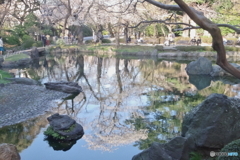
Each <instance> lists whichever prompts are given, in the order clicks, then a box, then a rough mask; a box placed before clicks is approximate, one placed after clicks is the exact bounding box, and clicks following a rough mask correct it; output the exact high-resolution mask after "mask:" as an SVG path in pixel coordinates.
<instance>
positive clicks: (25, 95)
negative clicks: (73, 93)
mask: <svg viewBox="0 0 240 160" xmlns="http://www.w3.org/2000/svg"><path fill="white" fill-rule="evenodd" d="M68 95H69V94H66V93H63V92H57V91H53V90H48V89H45V87H43V86H37V85H24V84H6V85H1V86H0V109H1V112H0V128H1V127H3V126H7V125H12V124H16V123H20V122H23V121H25V120H28V119H30V118H34V117H37V116H38V115H41V114H44V113H45V112H46V111H47V110H48V109H49V108H50V107H51V106H52V105H53V104H52V103H51V102H53V101H54V100H58V99H62V98H65V97H67V96H68Z"/></svg>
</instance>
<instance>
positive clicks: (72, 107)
mask: <svg viewBox="0 0 240 160" xmlns="http://www.w3.org/2000/svg"><path fill="white" fill-rule="evenodd" d="M187 63H188V61H180V60H178V61H176V60H174V59H171V60H163V59H154V58H146V57H145V58H144V57H128V58H126V57H125V58H123V57H118V58H114V57H112V58H108V57H103V56H102V57H97V56H93V55H85V54H82V53H74V54H49V55H47V56H46V57H43V58H42V59H41V60H40V61H39V62H37V63H36V64H35V65H34V66H31V67H30V68H24V69H11V70H9V72H11V73H14V75H15V77H28V78H32V79H37V80H39V81H40V82H41V83H42V84H44V83H45V82H59V81H72V82H78V84H79V85H80V86H82V88H83V91H84V93H80V94H79V95H77V96H76V97H74V98H73V99H67V100H57V101H54V102H53V103H52V104H51V106H52V108H51V109H50V110H49V111H47V112H46V114H44V115H41V116H39V117H36V118H34V119H31V120H28V121H25V122H22V123H19V124H15V125H12V126H6V127H3V128H1V129H0V143H11V144H14V145H16V146H17V148H18V150H19V151H20V156H21V159H22V160H43V159H44V160H66V159H69V160H79V159H81V160H96V159H101V160H113V159H114V160H127V159H132V157H133V156H134V155H136V154H138V153H140V152H141V151H142V150H143V149H146V148H148V147H149V146H150V144H151V143H152V142H154V141H157V142H167V141H168V140H170V139H171V138H173V137H176V136H180V135H181V123H182V121H183V117H184V115H185V114H186V113H187V112H188V111H189V110H191V109H192V108H193V107H194V106H196V105H198V104H199V103H201V102H202V101H203V100H204V99H205V98H206V96H208V95H210V94H211V93H220V94H225V95H227V96H229V97H239V96H240V94H239V89H240V88H239V84H238V83H239V82H238V81H234V80H231V78H227V77H224V78H220V79H209V78H206V77H189V76H188V75H187V74H186V71H185V68H186V65H187ZM196 79H197V80H199V81H197V80H196ZM190 82H191V83H190ZM53 113H60V114H67V115H69V116H71V117H72V118H73V119H75V120H76V121H77V122H78V123H80V124H81V125H82V126H83V128H84V131H85V134H84V136H83V137H82V138H81V139H79V140H78V141H76V142H74V143H72V144H63V145H62V146H59V144H54V143H53V142H51V141H48V140H46V139H45V138H46V137H45V136H44V134H43V132H44V131H45V130H46V129H47V127H48V122H47V120H46V118H47V117H49V116H50V115H51V114H53Z"/></svg>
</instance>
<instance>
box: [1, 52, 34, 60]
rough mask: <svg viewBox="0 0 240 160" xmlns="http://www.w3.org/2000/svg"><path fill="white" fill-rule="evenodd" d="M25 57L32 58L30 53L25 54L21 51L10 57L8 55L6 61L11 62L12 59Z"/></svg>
mask: <svg viewBox="0 0 240 160" xmlns="http://www.w3.org/2000/svg"><path fill="white" fill-rule="evenodd" d="M25 58H30V56H29V55H26V54H23V53H20V54H15V55H12V56H10V57H7V58H6V59H5V60H4V61H7V62H10V61H12V62H13V61H17V60H20V59H25Z"/></svg>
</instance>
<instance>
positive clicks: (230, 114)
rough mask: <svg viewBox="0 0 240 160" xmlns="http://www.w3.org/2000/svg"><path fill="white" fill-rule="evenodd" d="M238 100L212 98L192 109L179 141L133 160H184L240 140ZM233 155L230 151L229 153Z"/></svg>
mask: <svg viewBox="0 0 240 160" xmlns="http://www.w3.org/2000/svg"><path fill="white" fill-rule="evenodd" d="M239 132H240V99H238V98H229V97H227V96H225V95H222V94H211V95H210V96H208V97H207V98H206V99H205V100H204V101H203V102H202V103H201V104H199V105H198V106H196V107H195V108H193V109H192V110H191V111H190V112H189V113H188V114H187V115H186V116H185V117H184V120H183V124H182V137H176V138H173V139H172V140H171V141H169V142H168V143H165V144H159V143H153V144H152V146H151V147H150V148H148V149H147V150H144V151H143V152H141V153H139V154H137V155H135V156H134V157H133V158H132V160H160V159H163V160H168V159H171V160H186V159H189V157H188V156H189V154H190V152H192V151H196V150H201V151H203V152H204V150H205V151H208V152H207V154H208V156H209V151H214V150H218V151H219V149H221V148H223V147H224V146H225V145H227V144H228V143H230V142H232V141H234V140H237V139H240V134H239ZM231 152H232V151H231Z"/></svg>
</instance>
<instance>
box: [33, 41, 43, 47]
mask: <svg viewBox="0 0 240 160" xmlns="http://www.w3.org/2000/svg"><path fill="white" fill-rule="evenodd" d="M32 46H33V47H41V46H42V42H41V41H36V42H35V43H33V45H32Z"/></svg>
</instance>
